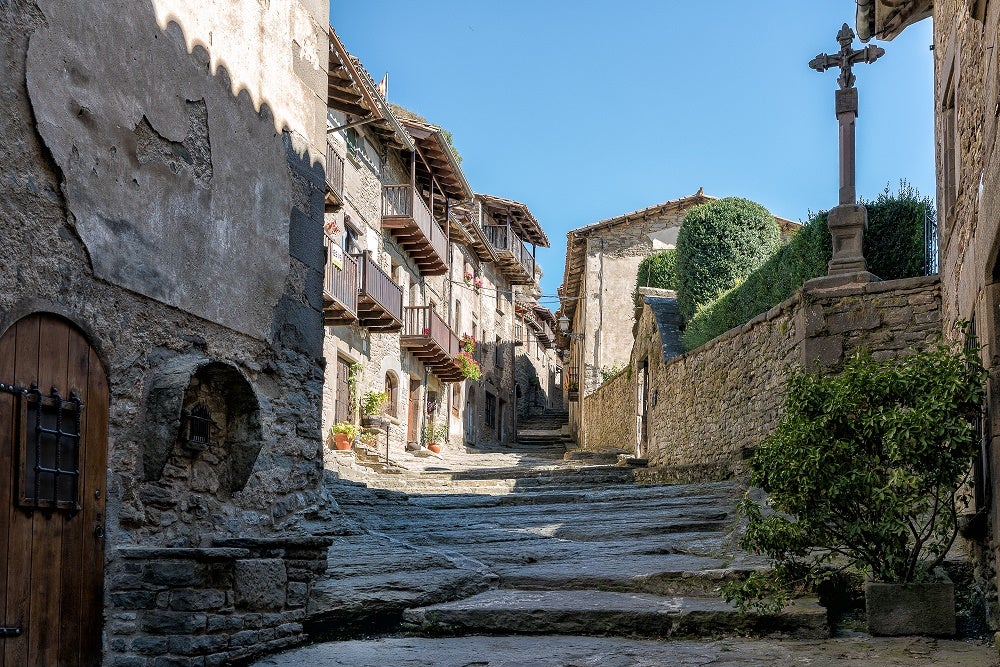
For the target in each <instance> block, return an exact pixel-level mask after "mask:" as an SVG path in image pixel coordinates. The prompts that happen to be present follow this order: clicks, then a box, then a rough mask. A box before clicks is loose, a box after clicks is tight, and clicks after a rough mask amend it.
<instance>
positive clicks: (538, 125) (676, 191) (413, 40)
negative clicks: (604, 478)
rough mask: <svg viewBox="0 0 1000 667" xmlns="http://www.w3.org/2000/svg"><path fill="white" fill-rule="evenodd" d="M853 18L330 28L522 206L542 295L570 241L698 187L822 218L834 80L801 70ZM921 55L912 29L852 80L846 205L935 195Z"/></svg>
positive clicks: (844, 7) (830, 11) (568, 9)
mask: <svg viewBox="0 0 1000 667" xmlns="http://www.w3.org/2000/svg"><path fill="white" fill-rule="evenodd" d="M854 6H855V5H854V2H852V1H851V0H765V2H746V1H745V0H717V1H716V2H697V1H696V2H690V1H687V2H682V1H680V0H658V1H655V2H654V1H652V0H646V1H637V0H619V1H618V2H593V1H591V0H578V1H575V2H569V1H563V0H534V1H533V2H527V1H524V0H507V1H505V2H497V1H494V2H485V1H482V0H430V1H426V2H422V3H417V2H413V1H412V0H410V1H406V0H367V1H365V2H337V1H336V0H335V1H334V2H332V3H331V8H330V22H331V23H332V25H333V27H334V29H335V30H336V31H337V33H338V34H339V35H340V37H341V39H342V40H343V42H344V44H345V45H346V46H347V48H348V50H350V51H351V52H352V53H353V54H354V55H355V56H357V57H358V58H360V59H361V61H362V62H363V63H364V65H365V67H366V68H367V69H368V70H369V72H370V73H371V74H372V76H373V77H374V78H375V80H376V81H378V80H379V79H380V78H381V77H382V75H383V74H384V73H385V72H389V100H390V101H391V102H394V103H396V104H400V105H402V106H405V107H407V108H409V109H411V110H413V111H415V112H416V113H418V114H420V115H422V116H424V117H426V118H427V119H428V120H429V121H430V122H432V123H435V124H437V125H440V126H442V127H444V128H446V129H448V130H450V131H451V132H452V133H453V134H454V138H455V146H456V147H457V149H458V151H459V152H460V153H461V155H462V157H463V162H462V167H463V170H464V171H465V175H466V177H467V178H468V180H469V182H470V183H471V184H472V187H473V189H475V190H476V191H477V192H486V193H490V194H494V195H498V196H501V197H507V198H510V199H516V200H518V201H523V202H524V203H526V204H527V205H528V206H529V207H530V208H531V210H532V212H533V213H534V214H535V217H536V218H538V220H539V222H541V224H542V226H543V227H544V228H545V230H546V233H547V234H548V236H549V239H550V241H551V242H552V246H553V247H552V248H551V249H539V253H538V257H539V261H540V262H541V263H542V267H543V269H544V271H545V276H544V278H543V280H542V289H543V292H544V294H546V295H554V294H555V291H556V288H557V287H558V286H559V284H560V282H561V281H562V275H563V259H564V255H565V239H566V232H567V231H568V230H570V229H573V228H575V227H580V226H582V225H586V224H589V223H592V222H596V221H598V220H601V219H604V218H609V217H613V216H616V215H619V214H621V213H625V212H628V211H633V210H636V209H640V208H645V207H647V206H652V205H654V204H657V203H659V202H663V201H666V200H669V199H675V198H677V197H682V196H685V195H689V194H692V193H694V192H695V191H696V190H697V189H698V188H699V187H704V188H705V192H706V194H710V195H714V196H719V197H724V196H741V197H747V198H749V199H753V200H755V201H758V202H760V203H761V204H763V205H764V206H766V207H767V208H768V209H769V210H770V211H771V212H772V213H773V214H775V215H779V216H782V217H786V218H790V219H792V220H805V219H806V217H807V215H808V212H809V211H810V210H812V211H816V210H819V209H827V208H830V207H831V206H834V205H835V204H836V203H837V187H838V184H837V122H836V118H835V117H834V113H833V96H834V90H835V89H836V85H837V84H836V77H837V75H836V73H834V72H833V71H828V72H825V73H823V74H820V73H817V72H815V71H813V70H811V69H809V67H808V66H807V63H808V61H809V60H810V59H812V58H813V57H814V56H815V55H816V54H818V53H819V52H821V51H822V52H826V53H831V52H833V51H836V50H837V48H838V45H837V42H836V39H835V37H836V33H837V31H838V30H839V28H840V26H841V25H842V24H843V23H844V22H845V21H846V22H848V23H850V24H851V26H852V27H853V25H854ZM762 7H766V11H763V10H762ZM931 42H932V37H931V22H930V20H929V19H928V20H925V21H923V22H922V23H919V24H917V25H915V26H912V27H910V28H908V29H907V30H906V31H905V32H904V33H903V34H902V35H901V36H900V37H898V38H897V39H896V40H894V41H892V42H887V43H880V45H881V46H883V47H884V48H885V49H886V55H885V56H883V57H882V59H881V60H879V61H878V62H877V63H875V64H873V65H859V66H857V67H856V68H855V71H856V73H857V75H858V87H859V89H860V117H859V119H858V194H859V195H860V196H863V197H868V198H873V197H875V196H876V195H877V194H878V193H879V192H881V191H882V190H883V189H884V188H885V186H886V184H887V183H891V184H892V186H893V188H895V186H896V184H897V183H898V181H899V179H900V178H906V179H908V180H909V181H910V182H911V183H913V184H914V185H915V186H916V187H917V188H918V189H919V190H920V192H921V193H922V194H929V195H931V196H933V194H934V129H933V93H932V89H933V61H932V53H931V51H930V50H929V48H928V47H929V45H930V44H931ZM857 43H858V44H860V42H857ZM545 303H546V305H549V306H550V307H551V308H552V309H553V310H554V309H555V308H556V307H557V302H556V301H555V300H546V301H545Z"/></svg>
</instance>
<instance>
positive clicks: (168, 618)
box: [142, 611, 207, 635]
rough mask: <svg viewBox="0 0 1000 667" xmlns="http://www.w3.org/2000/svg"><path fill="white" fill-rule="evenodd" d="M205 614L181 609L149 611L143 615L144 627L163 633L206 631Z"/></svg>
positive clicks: (177, 633)
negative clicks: (191, 612)
mask: <svg viewBox="0 0 1000 667" xmlns="http://www.w3.org/2000/svg"><path fill="white" fill-rule="evenodd" d="M206 621H207V617H206V615H205V614H190V613H187V612H180V611H148V612H146V613H145V614H143V616H142V629H143V630H144V631H146V632H152V633H155V634H162V635H181V634H190V633H192V632H204V630H205V623H206Z"/></svg>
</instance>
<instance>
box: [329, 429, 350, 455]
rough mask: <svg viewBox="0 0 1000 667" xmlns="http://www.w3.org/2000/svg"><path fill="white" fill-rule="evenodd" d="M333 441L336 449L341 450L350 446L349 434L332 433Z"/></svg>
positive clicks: (345, 449)
mask: <svg viewBox="0 0 1000 667" xmlns="http://www.w3.org/2000/svg"><path fill="white" fill-rule="evenodd" d="M333 441H334V446H335V447H336V448H337V450H338V451H341V452H343V451H347V450H348V449H350V448H351V436H349V435H347V434H346V433H334V434H333Z"/></svg>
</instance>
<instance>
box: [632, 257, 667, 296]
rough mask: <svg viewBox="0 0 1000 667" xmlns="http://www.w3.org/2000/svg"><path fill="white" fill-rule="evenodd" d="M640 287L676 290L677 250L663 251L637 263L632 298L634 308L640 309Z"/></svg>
mask: <svg viewBox="0 0 1000 667" xmlns="http://www.w3.org/2000/svg"><path fill="white" fill-rule="evenodd" d="M640 287H655V288H657V289H672V290H675V289H677V250H676V249H674V248H671V249H670V250H663V251H661V252H657V253H653V254H652V255H649V256H648V257H645V258H643V260H642V261H641V262H639V270H638V272H637V273H636V277H635V290H634V291H633V292H632V298H633V300H635V307H636V308H642V298H641V297H640V296H639V288H640Z"/></svg>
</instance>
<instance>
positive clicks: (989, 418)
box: [857, 0, 1000, 628]
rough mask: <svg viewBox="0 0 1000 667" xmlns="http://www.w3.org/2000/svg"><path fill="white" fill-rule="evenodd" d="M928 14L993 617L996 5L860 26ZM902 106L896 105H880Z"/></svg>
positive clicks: (983, 560) (944, 2)
mask: <svg viewBox="0 0 1000 667" xmlns="http://www.w3.org/2000/svg"><path fill="white" fill-rule="evenodd" d="M929 16H933V20H934V98H933V100H932V103H933V105H934V117H935V143H936V165H937V169H936V171H937V205H938V252H939V268H940V275H941V298H942V309H943V313H942V319H943V323H944V333H945V335H948V336H954V335H956V333H955V331H956V330H955V328H954V327H953V326H952V325H953V324H954V323H955V322H958V321H966V322H970V323H971V325H970V334H971V335H974V336H975V343H977V344H978V345H980V346H982V347H981V350H982V352H981V354H982V358H983V361H984V363H985V365H986V367H987V368H988V369H989V371H990V376H989V380H988V385H987V393H988V399H987V405H986V410H985V416H984V421H983V428H982V434H983V446H982V448H981V455H980V457H979V459H978V460H977V463H976V467H975V474H976V478H977V484H976V486H977V488H978V489H979V492H978V493H977V494H976V506H975V514H974V515H973V516H972V517H971V518H969V526H968V528H967V530H966V533H967V534H968V535H969V536H970V537H973V538H975V539H976V540H977V544H978V549H977V554H976V556H977V558H976V564H977V566H978V568H979V575H980V578H981V579H982V580H984V581H987V580H988V581H990V582H991V583H990V588H992V589H993V594H992V595H991V597H992V599H993V601H994V603H993V604H992V606H991V609H990V616H991V619H990V620H991V623H992V625H993V627H994V628H997V627H1000V608H998V605H997V604H996V603H995V599H996V576H995V572H996V569H997V567H998V559H1000V543H998V541H997V539H996V535H997V534H998V530H1000V518H998V517H1000V506H998V503H1000V493H998V492H997V485H998V480H1000V469H998V467H997V466H998V461H1000V453H998V452H1000V356H998V352H997V350H998V347H1000V320H998V318H1000V314H998V313H1000V147H998V143H997V139H998V133H1000V85H998V82H1000V74H998V72H1000V50H998V49H997V48H996V46H997V34H998V33H1000V5H997V3H995V2H987V1H986V0H971V1H960V0H909V1H907V2H894V3H889V2H885V0H864V1H863V2H861V3H859V7H858V21H857V29H858V34H859V36H861V37H862V38H863V39H865V40H867V39H869V38H871V37H873V36H874V37H877V38H878V39H884V40H891V39H893V38H894V37H896V36H897V35H898V34H899V33H900V32H901V31H903V30H904V29H905V28H906V27H907V26H908V25H910V24H912V23H914V22H916V21H920V20H922V19H924V18H927V17H929ZM886 111H887V112H888V113H900V114H902V113H906V110H904V109H892V110H886Z"/></svg>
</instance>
